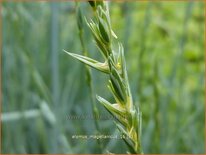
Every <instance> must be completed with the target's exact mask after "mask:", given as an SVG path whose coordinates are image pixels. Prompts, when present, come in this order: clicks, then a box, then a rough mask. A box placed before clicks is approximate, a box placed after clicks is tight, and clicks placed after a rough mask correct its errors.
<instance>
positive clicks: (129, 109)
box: [64, 1, 142, 153]
mask: <svg viewBox="0 0 206 155" xmlns="http://www.w3.org/2000/svg"><path fill="white" fill-rule="evenodd" d="M89 3H90V5H91V7H92V9H93V11H94V14H95V19H94V20H90V21H87V20H86V22H87V25H88V26H89V28H90V30H91V32H92V35H93V37H94V40H95V43H96V45H97V47H98V49H99V51H100V53H101V54H102V57H103V58H104V62H100V61H97V60H94V59H92V58H90V57H87V56H83V55H78V54H74V53H70V52H67V51H65V50H64V51H65V52H66V53H67V54H69V55H70V56H72V57H73V58H75V59H77V60H79V61H81V62H83V63H84V64H86V65H89V66H90V67H93V68H95V69H97V70H99V71H100V72H103V73H105V74H107V75H108V77H109V80H108V83H109V84H108V88H109V90H110V92H111V94H112V95H113V96H114V99H115V103H111V102H109V101H107V100H106V99H104V98H102V97H100V96H98V95H97V96H96V98H97V100H98V101H99V102H100V103H101V104H102V105H103V106H104V107H105V108H106V109H107V111H108V112H109V113H110V114H112V115H113V116H114V117H115V118H116V121H115V124H116V126H117V128H118V129H119V131H120V132H121V134H122V135H123V136H124V138H123V140H124V142H125V143H126V145H127V146H128V149H129V151H128V152H129V153H142V149H141V140H140V136H141V113H140V111H139V109H137V108H136V107H135V106H134V104H133V99H132V94H131V91H130V86H129V80H128V75H127V69H126V62H125V57H124V48H123V46H122V44H121V43H118V48H117V49H116V48H115V43H116V42H118V40H117V36H116V35H115V33H114V32H113V30H112V27H111V21H110V15H109V7H108V2H104V1H89Z"/></svg>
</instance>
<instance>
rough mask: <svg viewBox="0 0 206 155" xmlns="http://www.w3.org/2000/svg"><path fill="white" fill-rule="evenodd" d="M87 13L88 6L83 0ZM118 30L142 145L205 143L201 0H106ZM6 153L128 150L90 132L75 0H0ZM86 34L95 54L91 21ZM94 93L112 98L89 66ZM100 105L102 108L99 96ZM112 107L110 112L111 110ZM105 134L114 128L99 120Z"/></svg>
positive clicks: (177, 148) (163, 147)
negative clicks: (84, 117)
mask: <svg viewBox="0 0 206 155" xmlns="http://www.w3.org/2000/svg"><path fill="white" fill-rule="evenodd" d="M80 7H81V10H82V12H83V14H84V15H85V16H86V17H87V18H92V10H91V8H90V7H89V5H88V4H87V3H86V2H81V3H80ZM110 10H111V20H112V26H113V30H114V32H115V33H116V34H117V36H118V38H119V40H120V41H121V42H122V43H123V45H124V47H125V55H126V61H127V66H128V73H129V79H130V85H131V89H132V94H133V97H134V100H135V104H136V105H139V106H140V109H141V111H142V119H143V120H142V143H143V144H142V145H143V150H144V153H204V146H205V144H204V137H205V133H204V131H205V130H204V122H205V120H204V119H205V118H204V93H205V92H204V91H205V90H204V74H205V72H204V71H205V68H204V33H205V32H204V23H205V17H204V2H195V1H188V2H186V1H185V2H150V1H149V2H138V1H136V2H111V3H110ZM1 13H2V16H3V18H2V19H3V30H2V32H3V51H2V100H3V101H2V117H1V118H2V120H1V121H2V143H1V145H2V146H1V148H2V151H1V152H2V153H106V152H107V150H109V151H110V152H113V153H126V151H125V150H126V147H125V144H124V143H123V142H122V140H116V139H106V140H105V139H103V140H101V142H102V144H103V148H102V149H99V147H98V143H97V141H96V140H82V139H72V135H75V134H81V135H89V134H95V133H96V129H95V126H94V121H93V120H69V119H68V116H69V115H87V114H91V113H92V107H91V102H90V94H89V91H88V86H87V84H86V80H85V67H84V65H82V64H81V63H79V62H78V61H76V60H74V59H72V58H71V57H69V56H68V55H66V54H65V53H63V51H62V49H65V50H68V51H70V52H76V53H79V54H80V53H81V51H82V47H81V44H80V40H79V36H78V28H77V20H76V14H75V3H74V2H59V3H50V2H3V9H2V12H1ZM84 26H85V29H84V30H85V32H84V40H85V42H86V45H87V47H86V48H87V49H88V51H89V55H90V56H91V57H93V58H97V59H98V58H99V57H100V56H99V55H98V54H97V53H98V52H97V48H96V47H95V45H94V43H93V41H92V36H91V33H90V31H89V30H88V28H87V26H86V25H84ZM92 82H93V85H94V89H95V94H99V95H101V96H103V97H105V98H107V99H110V98H111V99H112V96H111V95H110V93H108V89H107V87H106V85H105V82H106V77H105V76H104V75H103V74H100V73H99V72H97V71H95V70H92ZM96 104H97V107H98V109H99V111H100V113H101V114H108V113H107V112H106V111H105V110H104V108H103V107H102V106H101V105H99V103H98V102H96ZM108 115H109V114H108ZM99 124H100V130H101V134H111V135H115V134H119V133H118V131H117V129H116V127H115V126H114V124H113V121H111V120H99Z"/></svg>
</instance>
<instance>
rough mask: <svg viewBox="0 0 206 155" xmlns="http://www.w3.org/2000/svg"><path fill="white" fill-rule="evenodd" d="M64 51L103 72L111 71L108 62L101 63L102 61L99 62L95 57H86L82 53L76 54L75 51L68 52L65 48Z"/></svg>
mask: <svg viewBox="0 0 206 155" xmlns="http://www.w3.org/2000/svg"><path fill="white" fill-rule="evenodd" d="M63 51H64V52H66V53H67V54H69V55H70V56H72V57H73V58H76V59H77V60H79V61H80V62H82V63H84V64H87V65H89V66H91V67H93V68H95V69H97V70H99V71H101V72H104V73H109V67H108V65H107V63H101V62H98V61H96V60H94V59H91V58H89V57H86V56H82V55H78V54H74V53H70V52H67V51H65V50H63Z"/></svg>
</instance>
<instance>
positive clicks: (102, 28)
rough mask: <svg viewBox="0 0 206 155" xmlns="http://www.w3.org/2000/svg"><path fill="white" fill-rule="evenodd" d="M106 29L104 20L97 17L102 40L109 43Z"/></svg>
mask: <svg viewBox="0 0 206 155" xmlns="http://www.w3.org/2000/svg"><path fill="white" fill-rule="evenodd" d="M107 29H108V27H106V24H105V23H104V21H103V20H102V19H101V18H99V30H100V34H101V36H102V38H103V41H104V42H106V43H109V42H110V37H109V34H108V30H107Z"/></svg>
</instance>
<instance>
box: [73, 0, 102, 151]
mask: <svg viewBox="0 0 206 155" xmlns="http://www.w3.org/2000/svg"><path fill="white" fill-rule="evenodd" d="M76 15H77V24H78V31H79V39H80V42H81V46H82V54H83V55H84V56H88V52H87V49H86V45H85V41H84V37H83V34H84V28H83V19H82V13H81V9H80V7H79V6H78V3H76ZM85 69H86V81H87V85H88V88H89V92H90V99H91V103H92V112H93V115H94V117H95V118H96V116H99V111H98V108H97V106H96V103H95V99H94V90H93V84H92V75H91V70H90V68H89V67H88V66H85ZM94 124H95V128H96V131H97V133H100V127H99V123H98V120H97V119H94ZM97 141H98V145H99V149H100V151H101V152H102V147H103V146H102V143H101V140H100V139H97Z"/></svg>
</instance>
